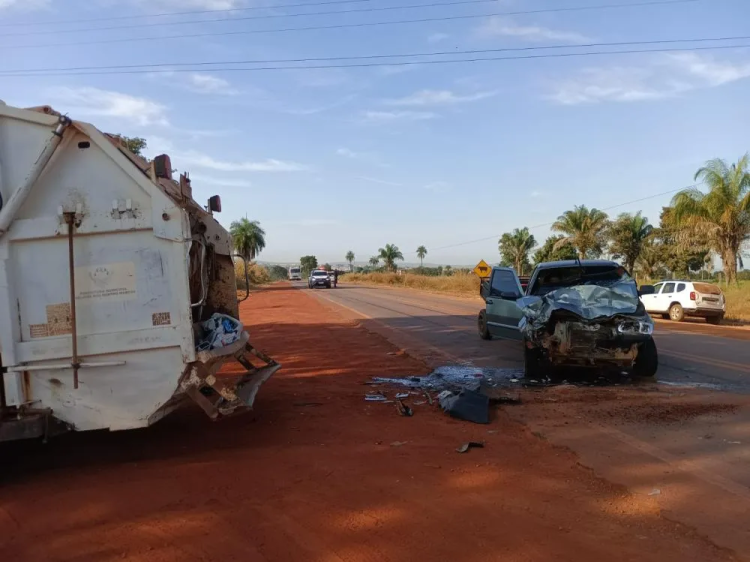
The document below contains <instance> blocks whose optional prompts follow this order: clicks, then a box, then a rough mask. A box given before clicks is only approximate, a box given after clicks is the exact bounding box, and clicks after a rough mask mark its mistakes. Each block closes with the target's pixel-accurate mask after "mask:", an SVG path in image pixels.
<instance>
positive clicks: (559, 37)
mask: <svg viewBox="0 0 750 562" xmlns="http://www.w3.org/2000/svg"><path fill="white" fill-rule="evenodd" d="M476 33H477V35H479V36H480V37H485V38H491V37H517V38H519V39H523V40H525V41H564V42H566V43H586V42H589V41H591V39H590V38H588V37H586V36H585V35H581V34H580V33H576V32H573V31H559V30H556V29H549V28H547V27H539V26H536V25H518V24H516V23H514V22H513V21H511V20H508V19H505V18H500V17H491V18H489V19H487V21H485V22H484V23H483V24H482V25H480V26H479V27H478V28H477V29H476Z"/></svg>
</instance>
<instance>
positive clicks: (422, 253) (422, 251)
mask: <svg viewBox="0 0 750 562" xmlns="http://www.w3.org/2000/svg"><path fill="white" fill-rule="evenodd" d="M426 255H427V248H425V247H424V246H420V247H419V248H417V257H418V258H419V269H422V268H423V267H424V257H425V256H426Z"/></svg>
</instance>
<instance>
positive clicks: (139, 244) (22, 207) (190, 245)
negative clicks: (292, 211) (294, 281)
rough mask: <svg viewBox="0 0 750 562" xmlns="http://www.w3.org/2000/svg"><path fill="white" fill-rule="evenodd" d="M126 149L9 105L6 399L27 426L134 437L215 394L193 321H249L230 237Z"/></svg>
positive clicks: (3, 338)
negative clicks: (200, 374)
mask: <svg viewBox="0 0 750 562" xmlns="http://www.w3.org/2000/svg"><path fill="white" fill-rule="evenodd" d="M61 128H62V130H60V129H61ZM50 143H52V144H56V146H54V148H53V149H52V150H51V154H50ZM119 144H120V142H119V140H118V139H117V138H113V137H110V136H108V135H105V134H103V133H101V132H100V131H98V130H97V129H96V128H94V127H93V126H91V125H88V124H85V123H80V122H68V121H67V120H66V118H64V117H61V116H59V115H58V114H56V113H54V112H53V111H51V110H49V109H48V108H44V109H42V110H39V109H37V110H20V109H15V108H11V107H8V106H5V105H2V104H0V194H2V200H3V206H2V208H0V354H1V356H2V365H3V368H4V371H5V372H4V374H3V388H2V390H3V396H2V397H0V398H4V402H5V404H4V405H2V406H3V407H4V409H5V413H6V414H7V413H8V409H12V410H13V414H14V417H15V418H18V417H19V416H22V415H23V414H24V412H26V413H28V414H29V415H30V416H31V415H39V413H40V412H42V413H45V412H46V413H47V414H51V415H52V416H53V417H54V418H56V419H57V420H60V421H62V422H64V423H65V424H68V425H69V426H70V427H72V428H74V429H76V430H93V429H105V428H106V429H110V430H121V429H131V428H137V427H144V426H147V425H149V424H150V423H153V422H154V421H156V420H158V419H159V418H161V417H162V416H163V415H164V414H166V413H168V411H169V410H171V409H173V408H174V407H176V406H177V405H179V403H180V402H181V401H182V398H183V396H186V395H188V394H190V392H186V390H189V389H191V388H194V389H197V390H200V389H201V388H202V389H203V390H202V393H203V394H202V395H209V396H210V394H212V392H211V391H210V388H211V386H212V385H211V384H210V383H211V380H209V382H208V383H206V382H205V380H203V379H200V380H197V381H196V380H194V381H193V383H194V384H193V385H192V386H191V385H190V384H186V383H185V381H186V380H187V379H188V378H189V376H190V373H191V372H193V371H197V370H196V369H195V366H196V365H197V364H200V361H196V347H195V335H194V329H193V327H194V323H196V322H199V321H200V320H205V319H206V318H207V317H208V316H210V315H211V314H212V313H213V312H221V313H224V314H228V315H230V316H234V317H235V318H236V317H238V310H237V309H238V307H237V300H236V295H237V293H236V282H235V277H234V268H233V263H232V258H231V243H230V237H229V234H228V233H227V231H226V230H225V229H224V228H223V227H221V225H220V224H219V223H218V222H217V221H216V220H215V219H214V218H213V216H212V215H211V214H210V213H207V212H205V211H204V210H203V209H202V208H201V207H200V206H199V205H197V204H196V203H195V201H193V200H192V197H191V190H190V184H189V180H187V178H186V177H183V178H181V181H180V182H179V183H178V182H175V181H172V179H171V170H170V171H168V172H165V171H164V170H162V171H161V173H160V176H157V173H158V171H157V170H155V168H154V167H153V164H152V163H149V162H147V161H145V160H143V159H141V158H139V157H137V156H134V155H133V154H131V153H129V152H128V151H127V150H126V149H125V148H124V147H122V146H119ZM40 159H41V161H40ZM45 159H47V161H46V162H44V160H45ZM166 163H167V164H168V165H169V160H168V158H167V159H166ZM40 167H41V170H40V169H39V168H40ZM35 175H36V177H35ZM29 183H30V184H31V185H29ZM24 191H25V192H24ZM71 263H72V264H73V267H72V268H71V267H70V265H71ZM71 288H73V290H72V291H71ZM243 345H244V342H243ZM247 345H248V347H247V349H248V350H251V349H252V348H251V347H250V346H249V344H247ZM236 347H238V350H237V352H238V355H232V354H229V355H228V356H227V357H226V358H225V359H224V360H225V361H227V360H234V359H238V357H240V356H242V354H243V353H244V351H243V350H242V349H239V348H240V347H241V346H236ZM243 349H244V348H243ZM265 359H268V361H267V362H265V363H267V364H268V365H269V366H270V369H269V370H267V371H265V372H264V375H268V376H270V374H273V371H275V370H276V369H277V368H278V365H276V364H275V363H273V362H272V361H271V360H270V359H269V358H265ZM264 361H265V360H264ZM269 362H270V363H269ZM250 368H251V369H252V364H250ZM269 372H270V374H268V373H269ZM265 378H267V376H266V377H265ZM264 380H265V379H264ZM235 383H237V384H239V381H238V380H235ZM206 389H209V390H208V391H206ZM253 396H254V393H253ZM235 409H236V408H235ZM230 410H232V409H231V408H230ZM0 423H2V421H1V418H0ZM0 434H2V432H0Z"/></svg>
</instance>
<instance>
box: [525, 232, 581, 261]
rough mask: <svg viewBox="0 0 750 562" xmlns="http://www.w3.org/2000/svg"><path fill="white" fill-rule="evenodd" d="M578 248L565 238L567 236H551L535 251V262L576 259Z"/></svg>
mask: <svg viewBox="0 0 750 562" xmlns="http://www.w3.org/2000/svg"><path fill="white" fill-rule="evenodd" d="M577 255H578V254H576V249H575V248H574V247H573V245H572V244H571V243H570V242H568V240H566V239H565V236H559V235H558V236H550V237H548V238H547V239H546V240H545V241H544V244H543V245H542V246H541V247H540V248H539V249H538V250H537V251H536V252H534V263H535V264H539V263H544V262H548V261H562V260H574V259H576V256H577Z"/></svg>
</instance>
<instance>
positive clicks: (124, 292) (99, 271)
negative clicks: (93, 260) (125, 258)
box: [75, 262, 135, 300]
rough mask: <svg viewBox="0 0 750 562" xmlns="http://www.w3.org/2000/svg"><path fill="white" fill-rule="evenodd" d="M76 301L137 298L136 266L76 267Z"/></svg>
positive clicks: (126, 263) (127, 264)
mask: <svg viewBox="0 0 750 562" xmlns="http://www.w3.org/2000/svg"><path fill="white" fill-rule="evenodd" d="M75 273H76V300H93V299H117V300H128V299H133V298H135V264H134V263H133V262H122V263H110V264H106V265H92V266H89V267H76V272H75Z"/></svg>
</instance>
